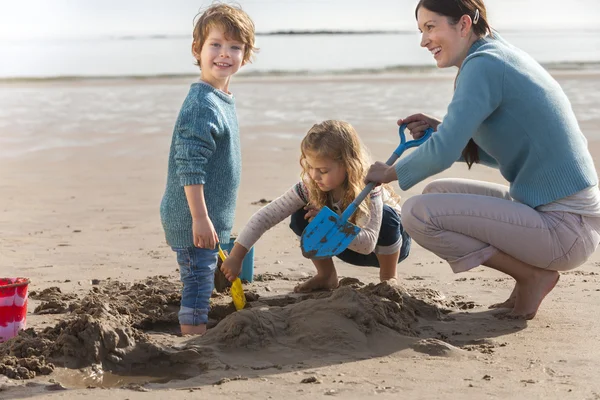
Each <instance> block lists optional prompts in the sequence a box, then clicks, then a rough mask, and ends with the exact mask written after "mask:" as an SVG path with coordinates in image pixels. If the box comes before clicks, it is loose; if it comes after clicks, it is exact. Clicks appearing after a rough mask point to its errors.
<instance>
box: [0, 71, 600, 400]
mask: <svg viewBox="0 0 600 400" xmlns="http://www.w3.org/2000/svg"><path fill="white" fill-rule="evenodd" d="M553 74H554V76H555V77H556V79H557V80H558V81H559V83H560V84H561V85H562V86H563V88H564V89H565V91H566V92H567V94H568V96H569V98H570V99H571V101H572V104H573V109H574V111H575V113H576V115H577V118H578V120H579V122H580V125H581V127H582V130H583V132H584V133H585V135H586V137H587V138H588V140H589V147H590V150H591V152H592V155H593V157H594V160H595V162H596V166H599V165H600V108H599V106H598V104H600V72H597V71H555V72H553ZM452 80H453V75H452V74H445V73H441V74H440V73H435V74H429V73H416V72H415V73H405V74H375V75H373V76H366V75H354V76H353V75H348V76H345V75H338V76H334V77H332V76H322V77H318V76H315V77H310V76H307V77H302V76H301V77H271V78H267V77H264V78H259V77H253V78H240V79H237V80H234V81H233V83H232V85H231V90H232V92H233V93H234V94H235V96H236V102H237V108H238V113H239V121H240V128H241V138H242V152H243V176H242V184H241V188H240V193H239V197H238V202H237V214H236V222H235V227H234V231H239V230H240V229H241V228H242V227H243V226H244V224H245V222H246V221H247V220H248V218H249V217H250V216H251V215H252V214H253V213H254V212H256V211H257V210H258V209H259V207H260V205H259V204H255V203H257V202H258V203H260V200H261V199H265V200H267V201H268V200H272V199H274V198H276V197H278V196H279V195H280V194H282V193H283V192H284V191H286V190H287V189H288V188H289V187H290V186H292V185H293V184H295V183H296V181H297V179H298V177H299V172H300V169H299V164H298V157H299V143H300V140H301V139H302V137H303V135H304V134H305V132H306V131H307V130H308V128H310V126H311V125H312V124H313V123H315V122H320V121H321V120H324V119H343V120H346V121H348V122H350V123H352V124H353V125H354V126H355V127H356V128H357V131H358V132H359V134H360V135H361V137H362V138H363V140H364V143H365V144H366V145H367V147H368V148H369V150H370V153H371V155H372V158H373V159H374V160H385V159H387V158H388V156H389V154H390V153H391V151H392V150H393V149H394V148H395V146H396V145H397V127H396V125H395V121H396V120H397V119H398V118H399V117H404V116H407V115H409V114H411V113H414V112H426V113H429V114H432V115H436V116H439V117H441V116H443V115H444V114H445V109H446V106H447V104H448V102H449V99H450V97H451V92H452ZM192 81H193V80H190V79H184V78H171V79H138V80H136V79H129V80H119V79H113V80H110V79H99V80H70V81H61V80H55V81H32V82H13V83H8V82H5V83H0V193H1V194H2V195H1V196H0V226H1V227H2V230H1V234H0V268H1V269H2V275H3V276H6V277H16V276H23V277H27V278H29V279H31V284H30V285H29V291H30V292H34V293H33V295H32V296H31V297H30V300H29V308H28V315H27V322H28V328H32V330H33V331H34V332H36V333H37V335H38V337H35V335H34V334H33V333H31V331H30V333H29V334H28V335H29V336H28V338H29V339H28V340H29V342H27V341H23V342H22V343H21V345H20V347H19V349H18V352H16V350H15V353H14V354H21V355H23V356H27V355H28V356H32V355H38V356H39V354H46V355H48V354H51V353H53V354H54V355H52V356H51V357H47V359H46V360H45V361H47V362H51V361H53V358H52V357H54V359H56V360H60V361H63V362H64V363H65V365H66V366H68V367H69V368H64V367H61V366H59V365H58V364H56V368H55V369H54V371H52V372H51V373H50V374H48V375H42V374H39V373H38V374H37V376H36V377H34V378H32V379H24V380H21V379H10V378H9V377H7V376H5V375H0V398H6V399H8V398H12V399H16V398H29V397H34V396H40V397H43V398H49V399H53V398H65V399H80V398H82V399H83V398H97V399H132V400H133V399H148V400H150V399H163V398H167V397H171V396H173V397H175V396H176V397H177V398H181V399H187V398H199V397H202V398H212V399H214V398H219V399H220V398H224V399H225V398H227V399H233V398H242V399H244V398H253V399H258V398H260V399H263V398H264V399H267V398H273V399H283V398H288V399H289V398H307V399H308V398H311V399H312V398H321V397H324V396H339V397H343V398H349V399H360V398H366V397H370V396H375V395H377V396H378V397H380V398H381V397H383V398H398V397H399V396H403V397H410V398H413V399H438V398H468V399H480V398H510V399H521V398H522V399H538V398H539V399H542V398H544V399H548V398H557V399H558V398H561V399H562V398H567V399H570V398H572V399H598V398H600V382H599V381H598V379H597V377H598V372H597V371H598V364H599V363H600V347H598V346H597V345H596V343H597V342H598V340H599V339H600V322H599V321H598V318H596V317H595V315H598V313H600V301H599V300H600V286H599V285H598V283H599V282H600V279H599V278H600V275H599V274H600V268H599V266H600V256H599V255H598V252H597V253H596V254H594V255H593V257H591V258H590V259H589V260H588V261H587V262H586V263H585V265H583V266H582V267H580V268H578V269H576V270H574V271H571V272H567V273H564V274H562V276H561V279H560V281H559V283H558V285H557V287H556V289H555V290H554V291H553V292H552V293H551V294H550V295H549V296H548V297H547V299H546V300H545V301H544V303H543V304H542V306H541V308H540V310H539V312H538V315H537V317H536V318H535V319H534V320H532V321H527V322H525V321H512V320H505V319H500V318H498V317H497V316H496V315H495V314H496V313H497V311H492V310H488V305H490V304H493V303H497V302H500V301H503V300H505V298H506V297H507V296H508V294H509V293H510V290H511V289H512V282H511V280H510V279H509V278H508V277H507V276H503V275H502V274H500V273H496V272H493V271H491V270H489V269H487V268H482V267H480V268H477V269H475V270H473V271H470V272H468V273H463V274H458V275H455V274H453V273H452V271H451V269H450V268H449V266H448V265H447V264H446V263H445V262H442V261H441V260H440V259H439V258H437V257H436V256H435V255H434V254H432V253H430V252H428V251H426V250H424V249H422V248H421V247H419V246H418V245H417V244H416V243H413V246H412V251H411V254H410V256H409V258H408V259H407V260H405V261H404V262H403V263H401V264H400V266H399V269H398V271H399V283H400V286H399V287H390V286H387V285H376V284H377V283H378V270H377V269H375V268H361V267H353V266H350V265H347V264H344V263H343V262H341V261H338V262H336V266H337V269H338V274H339V275H340V276H341V277H344V278H356V279H355V280H351V279H345V280H344V281H343V286H341V287H340V288H339V289H337V290H336V291H334V292H320V293H316V294H311V295H293V294H291V291H292V288H293V287H294V286H295V285H296V284H297V283H298V281H301V280H303V279H306V278H307V277H308V276H310V275H312V274H313V273H314V267H313V266H312V263H311V262H310V261H309V260H307V259H305V258H303V257H302V254H301V252H300V250H299V243H298V241H297V239H296V237H295V236H294V234H293V233H292V232H291V230H290V229H289V228H288V227H287V224H286V223H282V224H280V225H278V226H277V227H275V228H274V229H272V230H271V231H269V232H268V233H267V234H266V235H265V236H264V237H263V238H262V239H261V241H259V242H258V243H257V245H256V246H255V271H254V272H255V281H254V282H253V283H250V284H247V285H245V289H246V292H247V293H250V297H249V299H250V300H252V301H250V302H249V307H248V309H246V310H243V311H240V312H237V313H235V312H233V310H232V306H231V305H230V304H229V303H230V302H229V298H228V296H227V295H215V297H214V299H213V300H214V308H213V312H212V314H211V317H212V324H213V325H215V324H216V325H215V326H214V327H212V328H211V329H210V330H209V332H208V333H207V335H205V336H204V337H202V338H181V337H179V336H177V335H175V334H174V332H176V329H177V326H178V324H177V317H176V311H177V309H178V298H177V296H178V295H177V293H178V288H179V287H178V285H179V283H178V272H177V264H176V260H175V256H174V253H173V252H172V251H171V250H170V248H169V247H168V246H167V245H166V243H165V241H164V235H163V231H162V228H161V225H160V218H159V213H158V207H159V203H160V199H161V196H162V193H163V190H164V185H165V182H166V166H167V156H168V150H169V144H170V140H171V133H172V127H173V124H174V121H175V118H176V117H177V113H178V110H179V107H180V105H181V103H182V101H183V98H184V96H185V94H186V93H187V90H188V87H189V84H190V83H191V82H192ZM438 177H465V178H471V179H480V180H489V181H493V182H498V183H505V181H504V180H503V178H502V176H501V175H500V174H499V172H498V171H496V170H493V169H490V168H487V167H484V166H474V168H473V169H472V170H471V171H468V170H467V168H466V166H465V165H455V166H453V167H452V168H451V169H449V170H447V171H444V172H443V173H442V174H440V175H438V176H436V177H434V178H438ZM434 178H432V179H434ZM427 182H429V181H425V182H422V183H421V184H419V185H417V186H415V187H414V188H412V189H411V190H409V191H407V192H401V191H399V189H398V188H397V186H395V185H394V187H395V188H396V189H397V190H398V192H399V193H400V194H401V196H402V198H403V199H404V200H405V199H407V198H409V197H410V196H412V195H415V194H417V193H420V191H421V190H422V188H423V187H424V185H425V184H426V183H427ZM524 246H527V244H526V243H524ZM136 284H137V285H136ZM52 287H56V288H58V289H51V290H49V291H46V292H44V290H45V289H48V288H52ZM40 306H41V308H39V309H38V312H35V310H36V308H38V307H40ZM69 321H78V322H77V324H75V323H72V322H71V323H70V322H69ZM61 324H62V325H61ZM57 327H62V328H61V329H63V328H64V329H63V331H69V332H70V335H71V336H70V338H65V337H60V339H58V340H55V339H56V338H57V337H59V331H60V329H58V328H57ZM53 335H54V336H53ZM3 346H4V347H3ZM53 346H54V347H53ZM7 348H8V347H7V346H6V344H5V345H0V361H1V358H2V355H3V354H2V351H7V350H6V349H7ZM3 349H4V350H3ZM32 349H33V350H32ZM36 349H37V350H36ZM36 352H37V353H36ZM44 352H46V353H44ZM38 353H39V354H38ZM57 353H60V354H59V355H57ZM42 364H43V363H42ZM101 367H102V368H103V370H104V375H103V374H102V373H101V372H102V368H101ZM25 369H26V370H29V371H31V370H35V369H36V367H35V366H31V365H30V366H28V367H27V368H25ZM111 370H112V371H111Z"/></svg>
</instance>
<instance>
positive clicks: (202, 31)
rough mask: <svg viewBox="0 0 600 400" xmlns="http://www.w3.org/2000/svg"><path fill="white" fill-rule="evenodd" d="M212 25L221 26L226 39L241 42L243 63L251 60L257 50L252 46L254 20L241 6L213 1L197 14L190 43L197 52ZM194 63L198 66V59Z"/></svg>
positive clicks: (199, 50) (200, 49)
mask: <svg viewBox="0 0 600 400" xmlns="http://www.w3.org/2000/svg"><path fill="white" fill-rule="evenodd" d="M196 17H198V16H196ZM213 27H219V28H222V29H223V30H224V31H225V37H226V38H227V39H229V40H231V39H233V40H237V41H239V42H241V43H243V44H244V57H243V60H242V61H243V63H244V64H246V63H249V62H252V57H253V55H254V54H255V53H257V52H258V50H259V49H258V47H255V46H254V22H252V19H251V18H250V16H249V15H248V14H246V12H244V11H243V10H242V9H241V7H238V6H234V5H229V4H224V3H214V4H212V5H211V6H209V7H208V8H207V9H206V10H204V12H202V13H201V14H199V17H198V20H197V21H196V23H195V26H194V33H193V43H192V46H193V49H194V50H195V51H196V52H197V53H200V52H201V51H202V46H204V42H205V41H206V38H207V36H208V33H209V31H210V28H213ZM196 65H197V66H200V64H199V61H198V62H197V63H196Z"/></svg>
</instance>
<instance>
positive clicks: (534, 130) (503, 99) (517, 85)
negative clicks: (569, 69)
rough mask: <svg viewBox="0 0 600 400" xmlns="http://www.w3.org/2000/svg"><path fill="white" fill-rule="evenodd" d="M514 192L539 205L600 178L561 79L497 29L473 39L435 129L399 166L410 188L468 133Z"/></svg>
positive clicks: (454, 154) (452, 155) (455, 152)
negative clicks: (450, 96)
mask: <svg viewBox="0 0 600 400" xmlns="http://www.w3.org/2000/svg"><path fill="white" fill-rule="evenodd" d="M471 138H472V139H473V140H474V141H475V143H476V144H477V146H478V147H479V155H480V158H481V161H482V163H484V164H487V165H491V166H495V167H497V168H499V169H500V172H501V174H502V176H504V178H505V179H506V180H507V181H508V182H510V194H511V196H512V197H513V198H514V199H515V200H517V201H519V202H522V203H524V204H527V205H529V206H531V207H537V206H539V205H542V204H547V203H550V202H552V201H555V200H558V199H561V198H563V197H566V196H569V195H572V194H574V193H577V192H579V191H581V190H583V189H585V188H587V187H590V186H593V185H595V184H597V183H598V176H597V174H596V169H595V167H594V163H593V160H592V157H591V155H590V153H589V151H588V149H587V141H586V139H585V137H584V136H583V134H582V133H581V130H580V129H579V125H578V123H577V120H576V118H575V114H574V113H573V110H572V108H571V104H570V102H569V100H568V98H567V96H566V95H565V93H564V92H563V90H562V89H561V87H560V85H559V84H558V83H557V82H556V81H555V80H554V79H553V78H552V77H551V76H550V74H549V73H548V72H547V71H546V70H544V68H542V66H540V65H539V64H538V63H537V62H536V61H535V60H534V59H533V58H532V57H531V56H529V55H528V54H527V53H525V52H523V51H521V50H519V49H517V48H516V47H514V46H512V45H510V44H509V43H507V42H506V41H504V40H503V39H502V38H501V37H500V36H499V35H498V34H497V33H494V38H492V37H489V36H488V37H485V38H482V39H479V40H478V41H477V42H475V43H474V44H473V46H472V47H471V49H470V50H469V53H468V55H467V57H466V59H465V60H464V62H463V64H462V67H461V70H460V74H459V76H458V79H457V81H456V89H455V92H454V96H453V98H452V102H451V103H450V105H449V106H448V112H447V114H446V116H445V117H444V119H443V122H442V124H440V125H439V126H438V130H437V132H436V133H434V134H433V135H432V137H431V138H430V139H429V140H428V141H427V142H425V143H424V144H422V145H421V146H420V147H419V148H418V149H416V150H415V151H413V152H412V153H411V154H409V155H408V156H406V157H404V158H402V159H401V160H399V161H398V162H397V163H396V165H395V169H396V174H397V175H398V183H399V184H400V187H401V188H402V189H403V190H407V189H409V188H410V187H412V186H413V185H415V184H416V183H418V182H420V181H422V180H423V179H425V178H427V177H429V176H431V175H434V174H437V173H439V172H441V171H443V170H445V169H447V168H449V167H450V166H451V165H452V164H453V163H454V162H455V161H456V160H458V159H459V158H460V156H461V152H462V150H463V148H464V147H465V145H466V144H467V143H468V141H469V139H471Z"/></svg>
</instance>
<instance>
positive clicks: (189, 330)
mask: <svg viewBox="0 0 600 400" xmlns="http://www.w3.org/2000/svg"><path fill="white" fill-rule="evenodd" d="M180 327H181V334H182V335H204V334H205V333H206V324H201V325H180Z"/></svg>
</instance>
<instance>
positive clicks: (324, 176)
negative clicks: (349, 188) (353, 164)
mask: <svg viewBox="0 0 600 400" xmlns="http://www.w3.org/2000/svg"><path fill="white" fill-rule="evenodd" d="M305 164H306V165H305V168H306V171H307V172H308V175H309V176H310V177H311V179H312V180H313V181H314V182H315V183H316V184H317V186H318V187H319V189H320V190H322V191H324V192H329V191H332V190H336V189H339V188H341V187H342V185H343V183H344V182H345V181H346V169H345V168H344V166H343V165H342V164H340V163H339V162H337V161H334V160H332V159H331V158H327V157H319V156H317V155H316V154H311V153H307V154H306V157H305Z"/></svg>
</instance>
